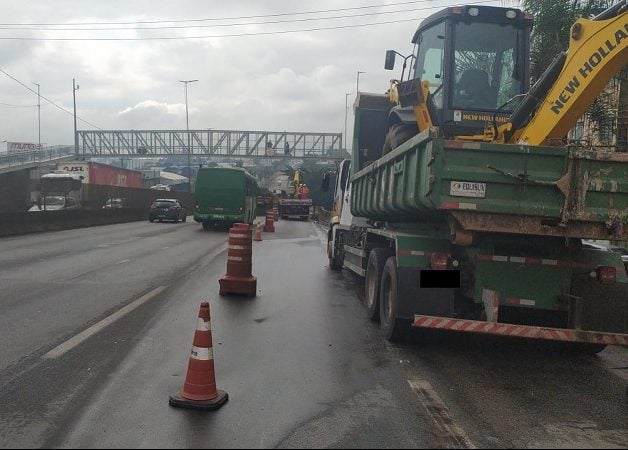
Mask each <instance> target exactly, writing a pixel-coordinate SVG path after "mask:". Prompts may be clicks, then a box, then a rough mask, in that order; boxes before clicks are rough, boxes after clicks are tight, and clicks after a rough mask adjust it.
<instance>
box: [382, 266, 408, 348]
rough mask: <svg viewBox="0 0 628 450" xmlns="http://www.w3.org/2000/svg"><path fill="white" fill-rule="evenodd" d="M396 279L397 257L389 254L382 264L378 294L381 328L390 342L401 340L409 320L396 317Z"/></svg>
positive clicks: (397, 304) (397, 298)
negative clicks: (382, 269)
mask: <svg viewBox="0 0 628 450" xmlns="http://www.w3.org/2000/svg"><path fill="white" fill-rule="evenodd" d="M398 281H399V277H398V273H397V258H395V257H394V256H391V257H389V258H388V259H387V260H386V264H385V265H384V271H383V273H382V281H381V292H380V296H379V318H380V325H381V330H382V333H383V334H384V337H385V338H386V339H388V340H389V341H391V342H395V341H400V340H402V339H403V338H404V337H405V335H406V334H407V332H408V331H409V330H410V326H409V325H410V321H408V320H405V319H398V318H397V312H398V309H399V295H398V292H397V285H398Z"/></svg>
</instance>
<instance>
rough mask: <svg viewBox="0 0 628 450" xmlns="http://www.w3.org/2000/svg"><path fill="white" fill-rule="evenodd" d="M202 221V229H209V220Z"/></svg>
mask: <svg viewBox="0 0 628 450" xmlns="http://www.w3.org/2000/svg"><path fill="white" fill-rule="evenodd" d="M202 223H203V230H209V222H202Z"/></svg>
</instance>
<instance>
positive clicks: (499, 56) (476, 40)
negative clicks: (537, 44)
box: [452, 22, 523, 112]
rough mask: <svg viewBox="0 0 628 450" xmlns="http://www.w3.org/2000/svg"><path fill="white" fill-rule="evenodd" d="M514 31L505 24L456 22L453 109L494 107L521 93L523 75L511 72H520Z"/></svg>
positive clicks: (489, 108)
mask: <svg viewBox="0 0 628 450" xmlns="http://www.w3.org/2000/svg"><path fill="white" fill-rule="evenodd" d="M518 33H520V31H518V30H516V29H514V28H513V27H512V26H509V25H500V24H492V23H462V22H459V23H457V24H456V26H455V31H454V67H453V69H454V77H455V78H454V95H453V105H452V107H453V108H461V109H476V110H484V111H486V110H489V111H490V110H495V109H497V108H498V107H499V106H501V105H502V104H504V103H505V102H506V101H507V100H508V99H510V98H511V97H513V96H514V95H517V94H520V93H522V92H521V90H522V84H521V81H520V80H522V79H523V74H522V73H515V70H519V71H521V64H516V58H517V55H518V54H519V51H518V50H517V45H518V43H519V42H521V41H522V40H521V39H517V35H518ZM504 111H505V112H508V109H505V110H504Z"/></svg>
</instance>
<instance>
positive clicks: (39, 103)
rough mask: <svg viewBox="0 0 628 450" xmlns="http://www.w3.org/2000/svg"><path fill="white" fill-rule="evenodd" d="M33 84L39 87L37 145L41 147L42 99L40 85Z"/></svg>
mask: <svg viewBox="0 0 628 450" xmlns="http://www.w3.org/2000/svg"><path fill="white" fill-rule="evenodd" d="M33 84H34V85H35V86H37V143H38V144H39V147H41V97H40V95H39V83H33ZM40 150H41V148H40Z"/></svg>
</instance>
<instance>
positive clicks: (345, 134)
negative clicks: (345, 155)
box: [343, 92, 351, 150]
mask: <svg viewBox="0 0 628 450" xmlns="http://www.w3.org/2000/svg"><path fill="white" fill-rule="evenodd" d="M350 95H351V92H346V93H345V132H344V135H343V139H344V144H345V150H346V149H347V100H348V99H349V96H350Z"/></svg>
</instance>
